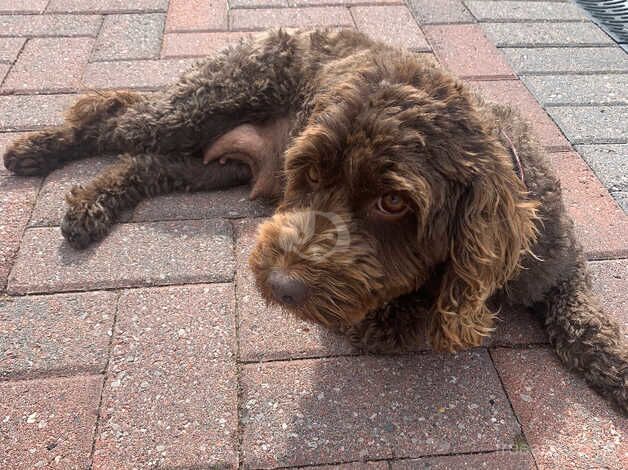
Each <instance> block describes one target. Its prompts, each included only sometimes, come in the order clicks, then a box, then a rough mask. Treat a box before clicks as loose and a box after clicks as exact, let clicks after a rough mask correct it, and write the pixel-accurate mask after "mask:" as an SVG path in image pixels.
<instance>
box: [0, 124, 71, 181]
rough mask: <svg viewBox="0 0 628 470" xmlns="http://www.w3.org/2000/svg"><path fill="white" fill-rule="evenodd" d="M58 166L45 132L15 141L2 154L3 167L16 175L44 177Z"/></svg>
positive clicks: (48, 136) (58, 163)
mask: <svg viewBox="0 0 628 470" xmlns="http://www.w3.org/2000/svg"><path fill="white" fill-rule="evenodd" d="M59 165H60V162H59V159H58V158H56V157H55V155H54V152H53V151H52V147H51V142H50V135H49V133H47V132H38V133H33V134H29V135H26V136H24V137H22V138H20V139H17V140H16V141H15V142H13V144H12V145H10V146H9V148H8V149H7V151H6V152H5V154H4V166H5V167H6V169H7V170H9V171H11V172H13V173H15V174H17V175H24V176H34V175H46V174H48V173H49V172H50V171H52V170H53V169H55V168H57V167H58V166H59Z"/></svg>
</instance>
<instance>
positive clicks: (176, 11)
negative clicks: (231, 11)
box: [166, 0, 229, 33]
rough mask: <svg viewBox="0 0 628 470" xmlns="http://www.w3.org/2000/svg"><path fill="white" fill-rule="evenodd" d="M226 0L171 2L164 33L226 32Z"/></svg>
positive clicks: (183, 0)
mask: <svg viewBox="0 0 628 470" xmlns="http://www.w3.org/2000/svg"><path fill="white" fill-rule="evenodd" d="M227 8H228V7H227V0H171V1H170V6H169V7H168V15H167V16H166V32H168V33H170V32H174V31H211V30H214V31H215V30H226V29H227V27H228V21H229V20H228V17H227Z"/></svg>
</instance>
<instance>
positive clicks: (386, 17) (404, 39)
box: [351, 6, 430, 51]
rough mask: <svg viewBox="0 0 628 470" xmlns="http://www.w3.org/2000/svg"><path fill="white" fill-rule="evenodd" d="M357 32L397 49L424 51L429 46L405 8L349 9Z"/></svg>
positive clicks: (375, 7)
mask: <svg viewBox="0 0 628 470" xmlns="http://www.w3.org/2000/svg"><path fill="white" fill-rule="evenodd" d="M351 14H352V15H353V18H354V19H355V24H356V26H357V27H358V30H360V31H362V32H363V33H366V34H368V35H369V36H370V37H372V38H373V39H376V40H378V41H383V42H386V43H389V44H391V45H394V46H397V47H404V48H407V49H412V50H421V51H426V50H430V46H429V44H428V43H427V40H426V39H425V36H424V35H423V32H422V31H421V29H420V28H419V26H418V25H417V24H416V21H414V18H413V17H412V14H411V13H410V11H409V10H408V9H407V8H406V7H405V6H372V7H355V8H351Z"/></svg>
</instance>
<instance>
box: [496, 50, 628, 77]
mask: <svg viewBox="0 0 628 470" xmlns="http://www.w3.org/2000/svg"><path fill="white" fill-rule="evenodd" d="M500 50H501V52H502V53H503V54H504V55H505V56H506V58H507V59H508V61H509V62H510V65H512V67H513V68H514V69H515V71H516V72H517V73H519V74H523V75H525V74H552V73H559V72H560V73H569V72H572V73H592V72H597V73H608V72H628V54H626V53H625V52H624V51H622V50H621V49H620V48H619V47H564V48H562V47H561V48H556V47H551V48H503V49H500Z"/></svg>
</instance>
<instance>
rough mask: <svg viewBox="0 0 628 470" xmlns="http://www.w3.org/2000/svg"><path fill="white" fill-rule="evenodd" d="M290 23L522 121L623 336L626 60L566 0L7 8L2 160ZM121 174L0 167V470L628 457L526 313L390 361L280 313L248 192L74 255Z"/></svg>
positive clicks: (0, 55) (88, 164) (120, 2)
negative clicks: (471, 342)
mask: <svg viewBox="0 0 628 470" xmlns="http://www.w3.org/2000/svg"><path fill="white" fill-rule="evenodd" d="M277 26H286V27H287V26H331V27H337V26H345V27H352V28H355V29H358V30H362V31H365V32H367V33H369V34H371V35H373V36H375V37H377V38H379V39H381V40H384V41H388V42H391V43H394V44H399V45H403V46H405V47H408V48H411V49H413V50H415V51H417V52H420V53H423V54H424V56H425V57H426V58H429V59H430V60H435V61H438V62H439V63H440V64H441V65H443V66H445V67H447V68H449V69H451V70H453V71H454V72H456V73H457V74H459V75H460V76H461V77H462V78H464V79H465V80H467V81H468V83H469V84H470V85H471V86H473V87H475V88H476V89H477V90H479V91H480V92H481V93H483V94H484V95H485V96H486V97H487V98H488V99H491V100H495V101H498V102H504V103H509V104H511V105H513V106H515V107H517V108H519V109H520V111H521V113H522V114H523V115H524V116H526V117H527V118H528V119H530V121H531V122H532V124H533V126H534V128H535V129H536V131H537V133H538V135H539V137H540V139H541V142H542V144H543V145H544V146H545V147H546V148H547V149H548V153H549V155H550V158H551V160H552V162H553V164H554V166H555V168H556V170H557V173H558V174H559V177H560V179H561V182H562V185H563V189H564V193H565V203H566V206H567V208H568V210H569V211H570V213H571V215H572V216H573V218H574V221H575V224H576V230H577V231H578V234H579V236H580V239H581V241H582V243H583V245H584V247H585V250H586V253H587V256H588V257H589V259H590V263H589V264H590V268H591V272H592V275H593V285H594V290H595V291H596V293H597V294H598V295H599V297H600V300H601V303H602V305H603V307H604V308H605V310H606V311H607V312H608V313H609V315H612V316H615V317H616V318H617V319H618V321H620V322H621V323H623V324H624V325H625V326H626V327H628V316H627V314H626V312H628V295H627V294H626V285H627V280H628V263H627V261H626V257H627V256H628V216H627V215H626V211H627V210H628V181H627V180H626V174H628V168H627V167H626V161H628V160H627V155H628V141H627V137H626V135H627V134H628V129H627V128H626V121H627V120H626V118H625V116H626V107H628V95H627V94H626V89H627V88H628V82H627V81H626V80H627V77H628V56H626V54H625V53H624V52H623V51H622V50H621V49H619V48H618V47H617V46H616V45H615V44H614V43H613V42H612V41H611V40H610V39H609V38H608V36H606V35H605V34H604V33H603V32H601V31H600V30H599V29H598V28H597V26H595V25H594V24H592V23H591V22H589V21H588V20H587V17H586V16H585V15H584V14H583V12H582V11H581V10H580V9H579V7H577V6H576V5H574V4H572V3H570V2H566V1H562V0H552V1H534V2H529V1H506V0H490V1H484V0H465V1H463V0H408V1H407V2H404V1H401V0H207V1H198V0H170V1H168V0H98V1H96V0H42V1H39V0H33V1H29V2H21V1H20V2H18V1H13V0H0V152H3V151H4V148H6V145H7V144H8V142H10V141H11V140H13V139H14V138H16V137H18V136H19V135H21V133H22V132H23V131H28V130H34V129H38V128H41V127H44V126H50V125H55V124H58V123H59V122H60V121H61V119H62V113H63V110H64V109H66V108H67V106H68V105H69V104H71V103H72V102H73V101H74V100H75V99H76V96H77V94H78V93H80V92H81V91H83V90H84V89H85V88H94V89H115V88H120V87H123V88H135V89H141V90H155V89H159V88H160V87H162V86H164V85H166V84H168V83H170V82H171V81H172V80H174V79H175V78H176V77H177V75H178V74H180V73H181V72H182V71H183V70H185V69H186V68H187V67H189V66H190V65H191V64H192V63H193V62H194V60H195V59H194V58H195V57H201V56H204V55H207V54H210V53H212V52H214V51H216V50H217V49H220V48H222V47H224V46H225V45H227V44H229V43H231V42H233V41H237V40H239V39H240V38H241V37H243V36H245V35H247V34H250V32H251V31H257V30H262V29H264V28H265V27H277ZM110 161H111V159H110V158H100V157H99V158H92V159H88V160H83V161H80V162H76V163H74V164H72V165H69V166H67V167H65V168H62V169H59V170H57V171H55V172H53V173H52V174H50V175H49V176H47V177H46V178H43V179H42V178H18V177H15V176H11V175H10V174H9V173H8V172H7V171H6V170H4V169H3V168H2V169H0V241H1V243H0V467H1V468H11V469H18V470H19V469H31V468H94V469H117V468H120V469H127V468H129V469H130V468H155V467H160V468H161V467H164V468H238V467H242V468H273V467H290V466H302V465H307V466H310V467H311V468H321V469H322V468H327V469H331V468H340V469H362V468H367V469H373V470H378V469H406V468H428V467H429V468H435V469H460V468H469V469H477V468H485V469H499V470H503V469H518V470H519V469H537V468H538V469H555V468H561V469H563V468H564V469H571V468H573V469H580V468H591V467H593V468H611V469H620V468H625V467H626V466H627V465H628V445H627V444H626V442H627V441H626V432H627V429H628V422H627V421H626V420H625V419H623V418H621V417H620V416H618V414H617V413H616V412H615V411H613V409H611V408H610V407H609V406H608V405H607V404H606V402H604V401H603V400H601V399H600V398H599V397H598V396H597V395H596V394H595V393H593V392H591V390H590V389H588V388H587V387H586V386H585V385H584V383H583V382H582V380H581V379H580V378H579V377H576V376H574V375H572V374H570V373H568V372H567V371H565V370H564V369H563V368H562V366H560V364H559V363H558V361H557V359H556V358H555V356H554V354H553V353H552V352H551V351H550V349H549V347H548V345H547V337H546V335H545V333H544V331H543V329H542V327H541V325H540V323H539V321H538V320H537V319H536V318H535V317H534V315H532V314H531V313H529V312H520V311H512V310H507V311H504V312H502V313H501V315H500V318H501V321H500V322H499V323H498V328H497V332H496V334H495V336H494V338H493V339H491V341H489V342H488V343H487V345H486V347H483V348H477V349H475V350H473V351H469V352H464V353H460V354H456V355H449V354H436V353H434V352H432V351H430V350H429V348H428V347H427V346H426V345H420V346H419V347H417V351H416V352H414V353H412V354H407V355H401V356H388V357H385V356H384V357H377V356H364V355H360V354H358V353H357V352H356V351H354V350H353V349H352V348H351V347H350V346H349V345H348V344H347V342H346V340H344V339H343V338H341V337H338V336H336V335H334V334H332V333H330V332H328V331H326V330H324V329H321V328H319V327H316V326H312V325H309V324H306V323H303V322H301V321H298V320H296V319H294V318H292V317H288V316H286V315H285V314H284V313H283V312H281V311H280V310H279V309H276V308H271V307H268V306H266V305H265V303H264V302H263V300H262V299H261V298H260V296H259V294H258V293H257V291H256V289H255V286H254V282H253V279H252V276H251V273H250V272H249V271H248V269H247V267H246V259H247V256H248V252H249V251H250V248H251V245H252V243H253V237H254V231H255V227H256V225H257V223H258V222H259V221H260V220H262V218H263V217H264V216H266V215H268V214H269V213H271V212H272V207H270V206H268V205H264V204H261V203H259V202H251V201H248V199H247V197H246V195H247V192H246V190H245V189H243V188H235V189H232V190H228V191H220V192H216V193H211V194H205V193H203V194H191V195H189V194H188V195H170V196H167V197H161V198H158V199H155V200H150V201H146V202H144V203H142V204H140V206H139V207H138V208H137V209H136V210H135V211H133V212H132V213H131V212H129V213H127V214H125V215H124V216H123V221H124V223H123V224H120V225H118V226H116V227H115V228H114V230H113V233H112V234H111V235H110V236H109V237H108V238H107V239H106V240H104V241H103V242H102V243H100V244H97V245H95V246H94V247H92V248H90V249H88V250H87V251H85V252H80V253H79V252H76V251H73V250H71V249H70V248H69V247H67V246H66V245H65V244H64V243H63V242H62V239H61V236H60V234H59V229H58V225H59V221H60V219H61V217H62V215H63V211H64V204H63V194H64V193H65V192H66V191H67V190H68V188H69V187H71V186H72V185H73V184H79V183H81V182H85V181H87V180H88V179H89V178H90V177H92V176H93V175H94V174H95V173H96V172H97V171H99V170H100V169H101V168H103V167H104V166H105V165H107V164H108V163H109V162H110ZM25 294H27V295H25Z"/></svg>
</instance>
